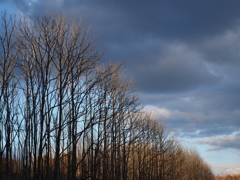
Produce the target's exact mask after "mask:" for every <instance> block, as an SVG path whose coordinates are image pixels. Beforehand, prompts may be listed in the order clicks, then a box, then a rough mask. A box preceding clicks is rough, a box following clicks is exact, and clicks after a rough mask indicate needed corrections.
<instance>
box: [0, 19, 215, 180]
mask: <svg viewBox="0 0 240 180" xmlns="http://www.w3.org/2000/svg"><path fill="white" fill-rule="evenodd" d="M2 28H3V32H2V35H1V37H0V46H1V47H0V50H1V52H0V84H1V85H0V87H1V89H0V153H1V154H0V171H1V178H2V179H26V180H28V179H56V180H57V179H72V180H75V179H89V180H90V179H92V180H96V179H104V180H108V179H112V180H113V179H114V180H115V179H116V180H117V179H119V180H120V179H132V180H135V179H137V180H141V179H149V180H155V179H156V180H159V179H164V180H174V179H178V180H181V179H182V180H190V179H195V180H197V179H202V180H211V179H214V177H213V173H212V171H211V168H210V167H209V166H208V165H207V164H206V163H205V162H204V161H203V160H202V158H201V157H200V156H199V155H198V153H197V152H196V151H194V150H191V149H190V150H189V149H184V148H183V147H182V146H181V145H180V144H179V143H178V142H177V140H176V139H175V138H174V137H173V136H172V135H171V133H168V132H167V131H166V130H165V128H164V126H163V125H162V124H160V123H159V121H158V120H157V119H155V118H153V117H152V116H150V115H147V114H145V113H143V112H142V107H141V104H140V102H139V100H138V98H137V93H136V92H135V91H134V90H133V88H132V81H126V80H125V78H124V76H123V75H122V71H121V66H119V65H115V64H112V63H110V64H103V63H102V62H101V61H100V58H101V54H99V53H98V52H97V51H96V49H95V48H94V47H93V45H92V40H91V39H89V36H88V33H87V32H86V31H85V30H84V29H83V28H82V25H81V24H76V23H73V24H71V23H69V22H68V21H67V20H66V18H65V17H64V16H52V15H48V16H46V17H43V18H33V19H26V18H24V17H21V18H20V20H19V21H18V22H17V23H16V22H15V21H14V18H13V17H7V16H6V14H2Z"/></svg>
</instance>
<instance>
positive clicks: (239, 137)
mask: <svg viewBox="0 0 240 180" xmlns="http://www.w3.org/2000/svg"><path fill="white" fill-rule="evenodd" d="M239 141H240V132H235V133H234V134H233V135H229V136H221V137H213V138H205V139H201V140H198V141H196V142H197V143H200V144H209V145H211V148H209V149H208V151H218V150H222V149H228V148H231V149H236V150H240V144H239Z"/></svg>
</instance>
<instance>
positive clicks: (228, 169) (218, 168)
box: [212, 163, 240, 175]
mask: <svg viewBox="0 0 240 180" xmlns="http://www.w3.org/2000/svg"><path fill="white" fill-rule="evenodd" d="M212 169H213V171H214V173H215V174H216V175H217V174H239V173H240V164H237V163H236V164H217V165H212Z"/></svg>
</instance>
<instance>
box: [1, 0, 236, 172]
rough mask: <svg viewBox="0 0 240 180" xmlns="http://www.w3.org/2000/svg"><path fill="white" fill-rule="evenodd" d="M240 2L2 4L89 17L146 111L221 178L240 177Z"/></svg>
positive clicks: (40, 0) (102, 47)
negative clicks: (136, 92) (237, 174)
mask: <svg viewBox="0 0 240 180" xmlns="http://www.w3.org/2000/svg"><path fill="white" fill-rule="evenodd" d="M239 8H240V1H238V0H228V1H227V0H211V1H209V0H201V1H197V0H181V1H179V0H171V1H169V0H151V1H146V0H120V1H117V0H8V1H4V0H0V10H7V11H8V12H9V13H20V14H23V15H26V16H32V15H40V16H41V15H45V14H46V12H49V13H62V12H64V13H65V14H66V15H67V17H69V18H76V19H80V18H81V19H83V22H84V25H85V26H86V27H90V34H91V35H93V36H94V37H95V38H96V40H95V45H96V46H97V48H98V50H99V51H104V52H106V53H105V55H104V56H103V59H104V60H105V61H109V60H112V61H117V62H122V63H123V65H124V68H125V69H126V74H127V76H129V77H130V76H131V77H133V78H134V79H135V85H136V87H138V89H139V90H140V98H141V101H142V102H143V103H144V104H145V109H146V110H147V111H149V112H152V114H154V115H155V116H156V117H158V118H159V119H160V120H161V121H162V122H164V123H165V124H166V127H167V128H168V129H170V130H172V131H173V132H174V133H176V136H177V137H178V138H179V139H180V140H181V141H182V143H183V144H185V145H188V146H193V147H196V149H197V150H198V152H199V154H200V155H201V156H202V158H203V159H204V160H205V161H206V162H207V163H208V164H209V165H210V166H211V167H212V169H213V171H214V172H215V173H216V174H218V173H240V10H239Z"/></svg>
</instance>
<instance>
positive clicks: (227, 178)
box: [215, 174, 240, 180]
mask: <svg viewBox="0 0 240 180" xmlns="http://www.w3.org/2000/svg"><path fill="white" fill-rule="evenodd" d="M215 179H216V180H240V174H225V175H217V176H216V178H215Z"/></svg>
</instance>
